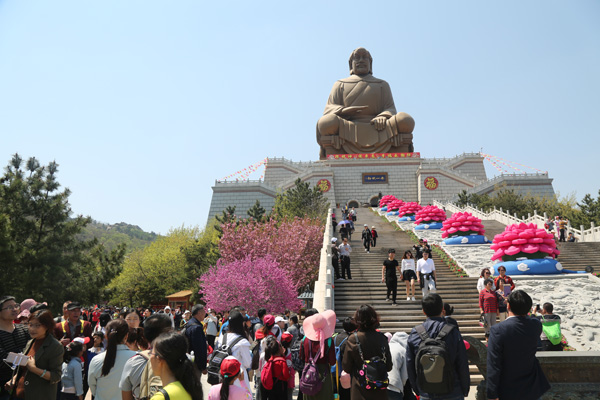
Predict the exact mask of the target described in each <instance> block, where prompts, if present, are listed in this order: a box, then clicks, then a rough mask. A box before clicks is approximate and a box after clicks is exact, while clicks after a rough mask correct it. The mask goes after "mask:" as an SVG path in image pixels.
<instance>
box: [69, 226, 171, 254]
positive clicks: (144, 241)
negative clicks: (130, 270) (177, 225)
mask: <svg viewBox="0 0 600 400" xmlns="http://www.w3.org/2000/svg"><path fill="white" fill-rule="evenodd" d="M159 237H160V235H158V234H156V233H154V232H150V233H148V232H144V231H143V230H142V228H140V227H139V226H137V225H130V224H126V223H125V222H119V223H118V224H104V223H102V222H98V221H94V220H92V222H91V223H90V224H89V225H88V226H86V227H85V229H84V230H83V232H82V233H81V234H79V238H81V239H82V240H91V239H93V238H96V239H98V241H99V242H100V243H103V244H104V246H105V247H106V249H107V250H109V251H110V250H112V249H114V248H115V247H117V245H119V244H121V243H125V244H127V252H128V253H129V252H131V251H133V250H135V249H141V248H143V247H146V246H147V245H149V244H150V243H152V242H154V241H155V240H156V239H157V238H159Z"/></svg>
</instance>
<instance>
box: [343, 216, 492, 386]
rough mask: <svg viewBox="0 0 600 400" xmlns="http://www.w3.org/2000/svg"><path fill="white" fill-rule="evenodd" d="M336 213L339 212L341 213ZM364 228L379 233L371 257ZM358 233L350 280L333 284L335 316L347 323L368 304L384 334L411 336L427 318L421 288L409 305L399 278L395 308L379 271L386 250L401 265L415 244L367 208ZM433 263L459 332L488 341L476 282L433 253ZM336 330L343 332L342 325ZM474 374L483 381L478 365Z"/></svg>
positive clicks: (353, 243) (357, 226)
mask: <svg viewBox="0 0 600 400" xmlns="http://www.w3.org/2000/svg"><path fill="white" fill-rule="evenodd" d="M336 215H341V213H339V211H337V212H336ZM364 224H367V225H368V226H369V228H371V227H372V226H375V227H376V228H377V232H378V233H379V238H378V239H377V247H375V248H372V249H371V252H370V254H367V253H366V252H365V251H364V248H363V246H362V241H361V239H360V231H362V230H363V229H364V226H363V225H364ZM355 229H356V231H355V233H354V235H353V240H352V241H350V245H351V246H352V253H351V257H350V259H351V267H350V268H351V271H352V280H345V281H341V280H338V281H335V286H334V296H335V312H336V315H337V317H338V319H339V320H340V321H343V320H344V318H346V317H349V316H353V315H354V312H355V311H356V309H357V308H358V307H359V306H360V305H361V304H370V305H372V306H373V307H374V308H375V309H376V310H377V312H378V313H379V316H380V318H381V330H382V331H383V332H391V333H394V332H399V331H403V332H406V333H410V331H411V330H412V328H413V327H414V326H415V325H418V324H420V323H422V322H423V321H424V320H425V319H426V317H425V316H424V315H423V311H422V309H421V300H422V295H421V290H420V289H419V287H418V286H417V287H416V292H415V298H416V301H407V300H406V289H405V284H404V282H402V281H400V280H399V281H398V297H397V302H398V306H392V305H391V302H387V301H385V296H386V286H385V284H384V283H381V268H382V265H383V261H384V260H385V259H386V258H387V251H388V249H389V248H394V249H395V250H396V258H397V259H398V260H399V261H400V259H401V258H402V255H403V254H404V251H406V250H410V249H411V248H412V246H413V243H412V241H411V240H410V237H409V236H408V235H407V234H406V233H404V232H402V231H396V230H395V229H394V226H393V225H392V224H390V223H389V222H388V221H387V220H384V219H382V218H381V217H380V216H378V215H377V214H375V213H373V212H372V211H371V210H370V209H365V208H361V209H358V210H357V221H356V223H355ZM502 230H503V229H502ZM413 254H414V251H413ZM433 260H434V263H435V265H436V274H437V289H438V290H437V293H438V294H439V295H440V296H442V299H444V302H447V303H450V304H451V305H452V306H453V307H454V314H453V315H452V317H453V318H455V319H456V320H457V321H458V324H459V327H460V332H461V334H462V335H465V336H466V335H468V336H473V337H475V338H477V339H480V340H484V332H483V328H481V327H480V326H479V296H478V293H477V288H476V286H477V278H459V277H457V276H456V275H454V274H453V273H452V272H451V271H450V269H449V268H447V267H446V266H445V264H443V262H442V261H441V259H439V258H438V257H437V256H436V255H435V254H434V256H433ZM338 330H341V324H339V326H338ZM470 371H471V384H472V385H476V384H477V383H478V382H479V381H480V380H481V379H482V377H481V376H480V375H479V371H478V370H477V368H476V367H475V366H474V365H473V366H470Z"/></svg>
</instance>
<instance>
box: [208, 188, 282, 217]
mask: <svg viewBox="0 0 600 400" xmlns="http://www.w3.org/2000/svg"><path fill="white" fill-rule="evenodd" d="M212 190H213V196H212V200H211V202H210V209H209V212H208V220H207V221H210V220H211V218H213V217H214V216H215V215H221V213H222V212H223V210H225V209H226V208H227V207H228V206H236V209H235V213H236V215H237V216H239V217H240V218H248V214H246V211H248V209H250V208H251V207H252V206H253V205H254V203H256V200H258V201H260V205H261V206H262V207H263V208H264V209H265V210H266V211H267V213H268V212H270V211H271V209H272V208H273V206H274V205H275V197H276V190H275V189H274V188H272V187H270V186H269V185H266V184H265V183H264V182H261V181H240V182H216V183H215V186H213V187H212Z"/></svg>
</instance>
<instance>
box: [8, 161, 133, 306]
mask: <svg viewBox="0 0 600 400" xmlns="http://www.w3.org/2000/svg"><path fill="white" fill-rule="evenodd" d="M57 173H58V164H57V163H56V162H51V163H49V164H48V165H47V166H42V165H40V163H39V161H38V160H36V159H35V158H34V157H31V158H29V159H28V160H27V161H26V162H24V160H23V159H22V158H21V157H20V156H19V155H18V154H15V155H14V156H13V157H12V159H11V161H10V162H9V164H8V166H7V167H6V169H5V173H4V175H3V176H2V177H1V178H0V226H1V228H0V266H1V267H2V271H3V278H2V280H0V293H7V294H8V293H10V294H12V295H14V296H15V297H17V298H20V299H24V298H28V297H33V298H35V299H36V300H38V301H47V302H48V303H49V304H50V305H51V306H52V307H53V308H54V309H58V308H59V307H60V304H61V303H62V302H63V301H64V300H65V299H69V298H70V299H74V300H79V301H82V302H85V301H88V300H90V301H91V300H92V298H91V296H92V295H95V294H97V293H98V292H95V289H98V290H99V289H100V287H97V288H92V289H91V290H88V289H89V286H92V285H94V284H97V283H98V282H100V280H99V278H97V277H96V276H95V275H97V274H102V275H103V276H104V277H108V278H109V279H110V278H112V274H113V273H114V271H115V270H116V269H118V268H117V267H116V264H119V262H120V259H122V254H121V252H119V251H116V252H114V253H109V254H106V253H105V251H104V249H103V248H101V247H97V241H96V240H79V239H78V238H77V235H78V234H79V233H81V231H82V230H83V228H84V227H85V226H86V225H87V224H88V223H89V222H90V220H91V219H90V218H89V217H83V216H81V215H78V216H75V217H73V216H72V215H71V214H72V210H71V206H70V204H69V201H68V199H69V195H70V193H71V192H70V191H69V189H66V188H65V189H62V190H61V189H60V184H59V183H58V181H57ZM101 255H102V257H104V256H106V257H109V258H110V260H111V265H110V266H109V265H108V264H106V263H104V262H103V260H102V257H101ZM95 300H96V301H97V300H100V299H95Z"/></svg>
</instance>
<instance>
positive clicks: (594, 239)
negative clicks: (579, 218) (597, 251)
mask: <svg viewBox="0 0 600 400" xmlns="http://www.w3.org/2000/svg"><path fill="white" fill-rule="evenodd" d="M590 224H591V230H592V242H595V241H596V224H594V223H593V222H591V223H590Z"/></svg>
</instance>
